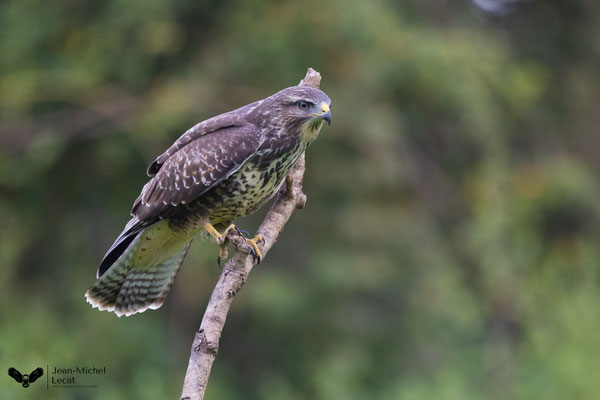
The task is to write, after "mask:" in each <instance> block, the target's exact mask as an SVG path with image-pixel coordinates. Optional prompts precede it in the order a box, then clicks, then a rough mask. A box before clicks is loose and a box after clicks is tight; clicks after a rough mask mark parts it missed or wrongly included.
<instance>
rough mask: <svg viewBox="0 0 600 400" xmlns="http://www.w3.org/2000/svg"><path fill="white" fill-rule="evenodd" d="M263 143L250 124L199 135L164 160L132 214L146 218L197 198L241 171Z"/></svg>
mask: <svg viewBox="0 0 600 400" xmlns="http://www.w3.org/2000/svg"><path fill="white" fill-rule="evenodd" d="M260 144H261V142H260V133H259V132H258V130H257V129H256V128H255V127H254V125H250V124H246V125H245V126H241V127H237V126H236V127H228V128H225V129H219V130H217V131H215V132H212V133H211V134H210V135H201V136H199V137H197V138H196V139H195V140H193V141H191V142H189V143H188V144H187V145H185V146H183V147H182V148H180V149H179V150H177V151H176V152H175V153H174V154H173V155H171V156H170V157H168V158H167V159H166V160H165V161H164V163H163V164H162V166H161V167H160V169H159V170H158V172H157V173H156V176H154V177H153V178H152V179H151V180H150V181H149V182H148V183H147V184H146V185H145V186H144V188H143V189H142V193H141V195H140V196H139V197H138V198H137V200H136V201H135V203H134V204H133V208H132V210H131V215H132V216H134V217H137V218H138V219H139V220H142V221H145V220H146V221H147V220H152V219H156V218H157V217H158V216H162V215H164V214H165V213H167V211H169V210H171V209H172V208H173V207H177V206H179V205H181V204H188V203H190V202H192V201H194V200H195V199H197V198H198V197H199V196H201V195H202V194H203V193H205V192H206V191H207V190H208V189H210V188H211V187H213V186H214V185H215V184H217V183H218V182H220V181H221V180H222V179H224V178H226V177H227V176H229V175H230V174H232V173H234V172H235V171H237V170H238V169H239V168H240V167H241V166H242V165H243V164H244V163H245V162H246V161H247V160H248V159H249V158H250V157H252V156H253V155H254V154H255V153H256V150H257V149H258V147H259V146H260ZM165 154H166V153H165Z"/></svg>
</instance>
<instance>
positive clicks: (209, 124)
mask: <svg viewBox="0 0 600 400" xmlns="http://www.w3.org/2000/svg"><path fill="white" fill-rule="evenodd" d="M261 102H262V100H259V101H256V102H254V103H251V104H247V105H245V106H244V107H241V108H238V109H236V110H233V111H229V112H227V113H224V114H221V115H217V116H215V117H212V118H209V119H207V120H206V121H202V122H200V123H198V124H196V125H195V126H193V127H192V128H190V129H188V130H187V132H185V133H184V134H183V135H181V136H180V137H179V139H177V140H176V141H175V143H173V144H172V145H171V147H169V148H168V149H167V151H165V152H164V153H163V154H161V155H160V156H158V157H157V158H156V160H154V161H153V162H152V164H150V165H149V166H148V171H147V173H148V176H154V175H156V174H157V172H158V171H159V170H160V168H161V167H162V165H163V164H164V163H165V162H166V161H167V160H168V159H169V158H170V157H171V156H172V155H173V154H175V153H176V152H177V151H178V150H179V149H181V148H182V147H184V146H186V145H187V144H188V143H190V142H192V141H193V140H195V139H198V138H199V137H201V136H203V135H206V134H208V133H211V132H216V131H218V130H220V129H228V128H236V127H242V126H244V125H245V124H246V120H245V116H246V113H247V112H249V111H252V110H253V109H254V108H256V107H257V106H258V105H259V104H260V103H261Z"/></svg>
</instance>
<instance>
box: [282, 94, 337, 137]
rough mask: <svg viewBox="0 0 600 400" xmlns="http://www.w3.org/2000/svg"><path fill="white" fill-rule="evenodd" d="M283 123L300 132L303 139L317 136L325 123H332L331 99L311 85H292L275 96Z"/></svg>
mask: <svg viewBox="0 0 600 400" xmlns="http://www.w3.org/2000/svg"><path fill="white" fill-rule="evenodd" d="M273 100H274V102H275V105H276V107H275V108H276V109H277V110H278V111H279V115H280V118H281V122H282V125H283V126H284V127H285V128H286V130H287V131H288V132H298V134H300V135H302V139H303V140H308V141H312V140H314V138H316V136H317V134H318V133H319V130H320V129H321V127H322V126H323V123H324V122H325V121H327V123H328V124H330V123H331V110H330V106H331V99H330V98H329V96H327V95H326V94H325V93H324V92H323V91H321V90H319V89H315V88H312V87H309V86H292V87H289V88H287V89H283V90H282V91H280V92H278V93H276V94H275V95H274V96H273Z"/></svg>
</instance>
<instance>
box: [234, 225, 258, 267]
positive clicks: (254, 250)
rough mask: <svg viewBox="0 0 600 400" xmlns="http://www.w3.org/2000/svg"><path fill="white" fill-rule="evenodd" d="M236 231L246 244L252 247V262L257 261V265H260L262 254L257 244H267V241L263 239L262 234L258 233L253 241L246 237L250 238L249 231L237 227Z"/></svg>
mask: <svg viewBox="0 0 600 400" xmlns="http://www.w3.org/2000/svg"><path fill="white" fill-rule="evenodd" d="M235 230H236V232H237V233H238V234H239V235H240V236H241V237H243V238H244V240H245V241H246V243H248V244H249V245H250V254H251V255H252V262H255V261H257V263H256V265H258V264H260V257H261V252H260V249H259V248H258V244H257V242H258V243H262V244H265V240H264V239H263V237H262V236H261V234H260V233H258V234H256V236H254V237H253V238H252V239H250V238H248V237H246V236H249V234H248V231H245V230H243V229H239V228H237V227H235Z"/></svg>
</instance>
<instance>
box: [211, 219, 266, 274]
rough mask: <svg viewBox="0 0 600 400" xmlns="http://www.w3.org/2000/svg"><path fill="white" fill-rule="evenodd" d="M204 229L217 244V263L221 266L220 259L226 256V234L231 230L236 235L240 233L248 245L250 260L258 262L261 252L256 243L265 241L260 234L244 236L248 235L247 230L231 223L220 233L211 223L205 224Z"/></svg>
mask: <svg viewBox="0 0 600 400" xmlns="http://www.w3.org/2000/svg"><path fill="white" fill-rule="evenodd" d="M204 229H205V230H206V231H207V232H208V233H209V234H210V235H211V236H212V237H213V238H214V239H215V241H216V242H217V244H218V245H219V255H218V256H217V265H218V266H219V268H221V261H222V260H225V259H226V258H227V255H228V252H227V235H229V234H230V233H231V231H236V232H237V233H238V235H240V236H241V237H242V238H244V240H245V241H246V243H248V245H250V254H251V255H252V262H255V261H256V262H257V263H256V265H258V264H260V257H261V252H260V249H259V248H258V244H257V242H258V243H262V244H264V243H265V241H264V239H263V238H262V236H261V235H260V234H257V235H256V236H255V237H253V238H252V239H249V238H247V237H246V235H248V231H245V230H243V229H239V228H238V227H237V226H235V225H234V224H231V225H229V226H228V227H227V229H225V232H223V233H222V234H221V233H219V231H217V230H216V229H215V227H214V226H212V225H211V224H205V225H204Z"/></svg>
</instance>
